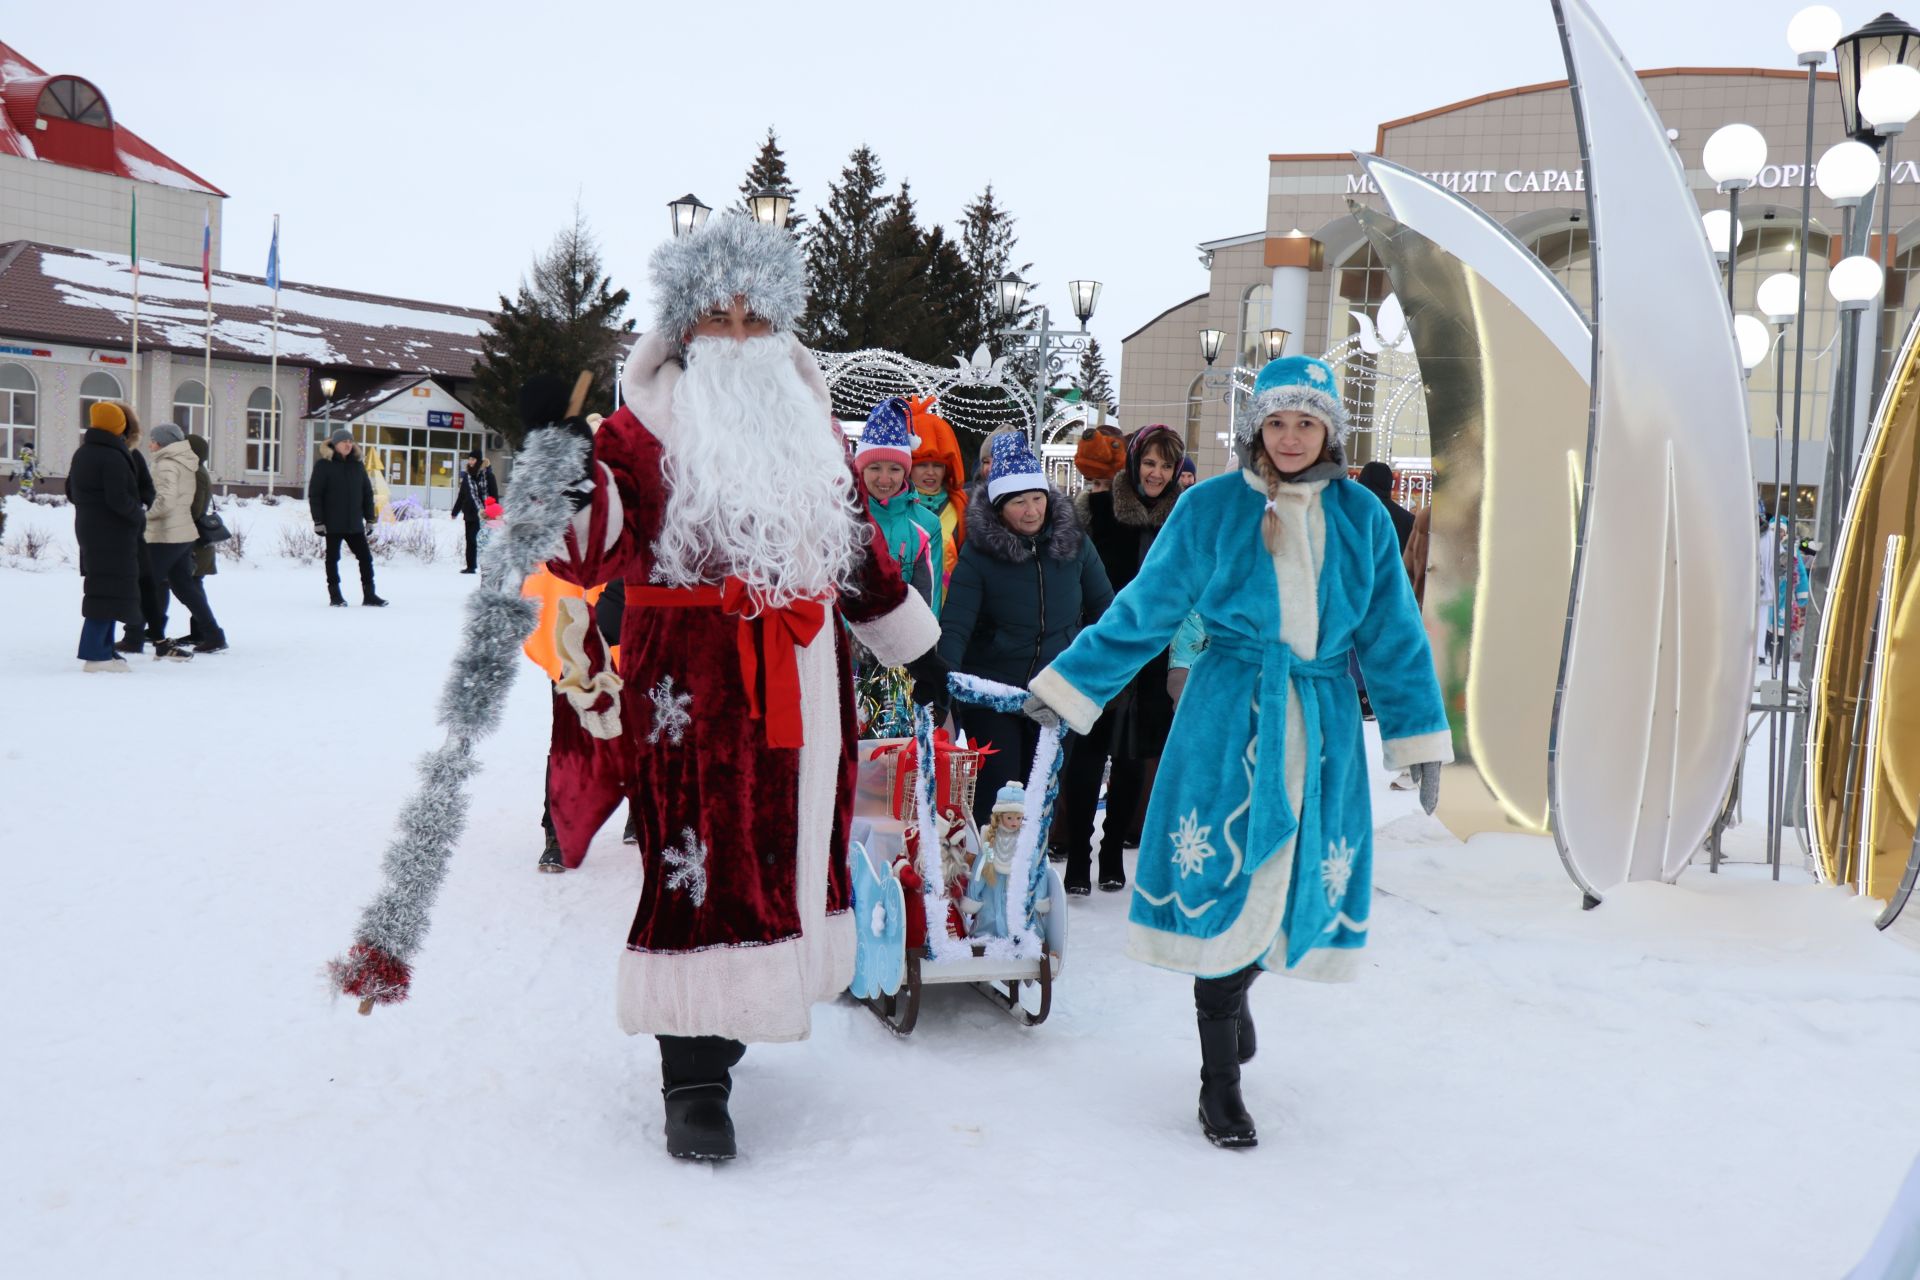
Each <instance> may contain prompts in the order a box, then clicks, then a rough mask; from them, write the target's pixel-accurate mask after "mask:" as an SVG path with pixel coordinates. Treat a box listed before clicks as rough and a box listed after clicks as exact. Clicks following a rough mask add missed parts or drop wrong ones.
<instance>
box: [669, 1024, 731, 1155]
mask: <svg viewBox="0 0 1920 1280" xmlns="http://www.w3.org/2000/svg"><path fill="white" fill-rule="evenodd" d="M656 1039H658V1040H659V1041H660V1096H661V1098H662V1099H664V1100H665V1103H666V1110H667V1154H668V1155H670V1156H673V1157H675V1158H676V1159H680V1160H731V1159H733V1157H734V1156H735V1155H736V1154H737V1149H736V1147H735V1145H734V1140H733V1117H732V1116H730V1115H728V1114H727V1099H728V1097H729V1095H731V1094H732V1092H733V1076H732V1074H731V1072H732V1069H733V1068H734V1067H735V1066H737V1065H738V1064H739V1062H740V1059H741V1058H742V1057H743V1056H745V1054H746V1052H747V1046H745V1045H744V1044H741V1043H740V1042H739V1041H738V1040H728V1039H726V1038H725V1037H722V1036H658V1037H656Z"/></svg>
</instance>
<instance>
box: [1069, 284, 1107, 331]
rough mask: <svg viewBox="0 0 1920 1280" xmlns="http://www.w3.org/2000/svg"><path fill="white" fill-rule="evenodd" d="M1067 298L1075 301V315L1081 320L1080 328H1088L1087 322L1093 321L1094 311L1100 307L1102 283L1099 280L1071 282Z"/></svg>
mask: <svg viewBox="0 0 1920 1280" xmlns="http://www.w3.org/2000/svg"><path fill="white" fill-rule="evenodd" d="M1067 297H1069V298H1070V299H1072V300H1073V314H1074V315H1076V316H1078V317H1079V319H1080V327H1081V328H1082V329H1084V328H1086V327H1087V321H1089V320H1091V319H1093V309H1094V308H1095V307H1096V306H1098V305H1100V282H1099V281H1098V280H1069V281H1068V282H1067Z"/></svg>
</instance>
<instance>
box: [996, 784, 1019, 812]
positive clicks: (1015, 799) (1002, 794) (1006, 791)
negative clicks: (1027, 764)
mask: <svg viewBox="0 0 1920 1280" xmlns="http://www.w3.org/2000/svg"><path fill="white" fill-rule="evenodd" d="M993 811H994V812H995V813H1025V812H1026V811H1027V789H1026V788H1025V787H1024V786H1021V785H1020V784H1019V783H1017V782H1009V783H1007V784H1006V785H1005V786H1003V787H1001V788H1000V790H999V791H997V792H995V793H994V796H993Z"/></svg>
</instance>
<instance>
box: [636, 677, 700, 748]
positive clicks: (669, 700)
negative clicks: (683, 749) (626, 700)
mask: <svg viewBox="0 0 1920 1280" xmlns="http://www.w3.org/2000/svg"><path fill="white" fill-rule="evenodd" d="M647 696H648V697H649V698H651V699H653V732H652V733H649V734H648V735H647V741H648V742H654V743H657V742H659V741H660V735H661V734H663V733H664V734H666V735H667V741H668V742H671V743H672V744H673V745H674V746H676V747H677V746H679V745H680V739H681V738H683V737H685V736H686V733H687V726H688V725H690V724H692V723H693V717H692V716H691V715H689V714H688V713H687V708H688V707H690V706H692V705H693V695H692V694H690V693H675V692H674V691H673V677H672V676H661V677H660V683H659V684H657V685H655V686H653V692H652V693H649V694H648V695H647Z"/></svg>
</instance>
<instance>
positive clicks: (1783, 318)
mask: <svg viewBox="0 0 1920 1280" xmlns="http://www.w3.org/2000/svg"><path fill="white" fill-rule="evenodd" d="M1754 302H1755V303H1756V304H1757V305H1758V306H1759V308H1760V314H1761V315H1763V316H1765V317H1766V318H1767V322H1768V323H1769V324H1773V325H1776V326H1778V327H1780V328H1782V329H1784V328H1786V327H1787V326H1788V325H1790V324H1792V323H1793V318H1794V317H1795V316H1796V315H1798V314H1800V277H1799V276H1797V275H1795V274H1794V273H1793V272H1791V271H1776V272H1774V273H1773V274H1772V275H1770V276H1768V277H1767V278H1766V279H1765V280H1762V281H1761V282H1760V288H1759V290H1758V291H1757V292H1756V293H1755V294H1754Z"/></svg>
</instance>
